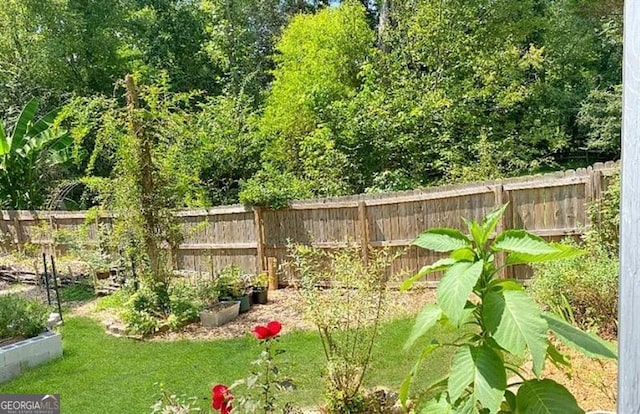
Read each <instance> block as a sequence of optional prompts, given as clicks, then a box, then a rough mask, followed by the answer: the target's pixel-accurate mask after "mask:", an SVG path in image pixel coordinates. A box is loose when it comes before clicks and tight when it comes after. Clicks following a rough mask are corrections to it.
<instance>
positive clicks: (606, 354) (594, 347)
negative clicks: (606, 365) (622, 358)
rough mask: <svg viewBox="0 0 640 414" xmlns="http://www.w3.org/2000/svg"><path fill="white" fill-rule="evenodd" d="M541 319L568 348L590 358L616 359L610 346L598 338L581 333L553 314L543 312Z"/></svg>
mask: <svg viewBox="0 0 640 414" xmlns="http://www.w3.org/2000/svg"><path fill="white" fill-rule="evenodd" d="M542 317H543V318H544V319H545V320H546V321H547V323H548V324H549V329H551V331H552V332H553V333H554V334H555V335H556V336H557V337H558V339H560V340H561V341H562V342H563V343H564V344H565V345H567V346H568V347H571V348H573V349H575V350H577V351H580V352H582V353H583V354H585V355H587V356H590V357H592V358H607V359H617V358H618V356H617V355H616V352H615V351H614V350H612V349H611V346H610V345H608V344H607V343H606V342H605V341H604V340H602V339H601V338H599V337H598V336H596V335H594V334H591V333H587V332H584V331H581V330H580V329H578V328H576V327H575V326H573V325H571V324H569V323H567V322H565V321H563V320H561V319H559V318H557V317H556V316H555V315H553V314H550V313H547V312H545V313H544V314H542Z"/></svg>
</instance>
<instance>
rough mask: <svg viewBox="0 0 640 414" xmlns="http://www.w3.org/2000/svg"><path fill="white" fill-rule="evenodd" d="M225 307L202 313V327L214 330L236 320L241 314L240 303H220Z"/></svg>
mask: <svg viewBox="0 0 640 414" xmlns="http://www.w3.org/2000/svg"><path fill="white" fill-rule="evenodd" d="M220 304H221V305H223V307H221V308H220V309H215V310H203V311H202V312H200V322H201V323H202V326H205V327H207V328H214V327H216V326H220V325H224V324H225V323H227V322H229V321H232V320H234V319H235V318H237V317H238V315H239V314H240V302H239V301H232V302H220Z"/></svg>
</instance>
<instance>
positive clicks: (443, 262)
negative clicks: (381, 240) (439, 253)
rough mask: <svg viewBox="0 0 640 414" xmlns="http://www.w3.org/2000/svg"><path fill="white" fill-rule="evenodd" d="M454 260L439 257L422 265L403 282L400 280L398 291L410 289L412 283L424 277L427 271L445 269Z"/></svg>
mask: <svg viewBox="0 0 640 414" xmlns="http://www.w3.org/2000/svg"><path fill="white" fill-rule="evenodd" d="M455 262H456V260H454V259H451V258H448V257H447V258H445V259H440V260H438V261H437V262H435V263H432V264H430V265H427V266H424V267H422V269H420V271H419V272H418V273H416V274H415V275H413V276H411V277H410V278H408V279H405V280H404V282H402V284H401V285H400V291H402V292H404V291H406V290H409V289H411V287H413V284H414V283H416V282H417V281H418V280H420V279H421V278H423V277H425V276H426V275H428V274H429V273H433V272H439V271H441V270H446V269H448V268H449V267H450V266H451V265H452V264H454V263H455Z"/></svg>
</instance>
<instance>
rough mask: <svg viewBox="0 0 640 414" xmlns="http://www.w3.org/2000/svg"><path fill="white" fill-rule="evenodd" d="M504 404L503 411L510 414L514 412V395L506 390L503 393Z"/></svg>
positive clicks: (515, 405)
mask: <svg viewBox="0 0 640 414" xmlns="http://www.w3.org/2000/svg"><path fill="white" fill-rule="evenodd" d="M504 400H505V402H504V404H503V405H506V407H505V409H506V410H510V411H511V412H514V413H515V412H516V407H517V404H516V395H515V394H514V393H513V392H512V391H511V390H506V391H505V392H504Z"/></svg>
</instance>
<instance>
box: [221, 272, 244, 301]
mask: <svg viewBox="0 0 640 414" xmlns="http://www.w3.org/2000/svg"><path fill="white" fill-rule="evenodd" d="M215 291H217V292H218V294H219V295H220V298H238V297H240V296H242V295H244V294H245V291H246V286H245V283H244V281H243V278H242V269H240V267H238V266H236V265H230V266H226V267H225V268H223V269H222V270H221V271H220V274H218V276H217V277H216V280H215Z"/></svg>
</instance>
